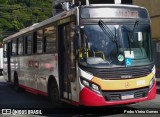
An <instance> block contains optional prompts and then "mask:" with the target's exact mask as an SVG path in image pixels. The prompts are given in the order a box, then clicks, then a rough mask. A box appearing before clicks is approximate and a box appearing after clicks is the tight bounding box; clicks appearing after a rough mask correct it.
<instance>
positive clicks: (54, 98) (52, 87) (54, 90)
mask: <svg viewBox="0 0 160 117" xmlns="http://www.w3.org/2000/svg"><path fill="white" fill-rule="evenodd" d="M48 94H49V99H50V101H51V103H52V104H53V106H56V107H57V106H60V102H59V91H58V86H57V84H56V82H54V81H51V82H50V83H49V87H48Z"/></svg>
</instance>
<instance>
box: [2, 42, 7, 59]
mask: <svg viewBox="0 0 160 117" xmlns="http://www.w3.org/2000/svg"><path fill="white" fill-rule="evenodd" d="M3 57H4V58H6V57H7V44H4V45H3Z"/></svg>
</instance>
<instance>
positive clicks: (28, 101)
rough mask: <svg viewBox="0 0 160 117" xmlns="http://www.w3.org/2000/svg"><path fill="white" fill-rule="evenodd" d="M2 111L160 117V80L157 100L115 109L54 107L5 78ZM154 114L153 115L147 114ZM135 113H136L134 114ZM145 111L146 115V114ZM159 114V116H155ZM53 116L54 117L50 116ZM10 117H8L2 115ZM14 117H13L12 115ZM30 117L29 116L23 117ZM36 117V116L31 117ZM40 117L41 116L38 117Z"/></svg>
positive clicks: (75, 116) (1, 86)
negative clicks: (20, 89) (19, 88)
mask: <svg viewBox="0 0 160 117" xmlns="http://www.w3.org/2000/svg"><path fill="white" fill-rule="evenodd" d="M1 109H15V110H16V109H17V110H28V109H37V110H41V111H42V113H43V114H44V113H46V115H43V116H53V115H54V116H56V117H57V116H64V117H66V116H72V117H79V116H82V117H84V116H85V117H86V116H99V117H105V116H107V117H108V116H109V117H125V116H127V117H128V116H130V117H136V116H139V115H140V116H142V115H143V117H145V116H147V117H150V116H152V117H154V116H155V117H157V116H160V80H159V79H158V80H157V98H156V99H154V100H151V101H147V102H141V103H137V104H135V105H127V106H114V107H94V108H91V107H75V106H71V105H68V104H66V103H62V105H61V107H57V108H55V107H53V106H52V105H51V104H50V102H49V101H48V98H47V97H44V96H40V95H34V94H31V93H28V92H26V91H22V92H15V91H14V89H13V86H12V85H11V84H9V83H8V82H6V81H5V80H4V79H3V77H2V76H1V77H0V111H1ZM146 110H147V112H152V114H147V113H146ZM133 111H134V112H133ZM144 111H145V113H144ZM136 112H137V113H138V114H137V113H136ZM153 112H158V114H153ZM142 113H143V114H142ZM50 114H52V115H50ZM0 116H3V117H8V115H0ZM10 116H13V115H10ZM21 116H28V115H21ZM29 116H36V115H29ZM38 116H40V115H38Z"/></svg>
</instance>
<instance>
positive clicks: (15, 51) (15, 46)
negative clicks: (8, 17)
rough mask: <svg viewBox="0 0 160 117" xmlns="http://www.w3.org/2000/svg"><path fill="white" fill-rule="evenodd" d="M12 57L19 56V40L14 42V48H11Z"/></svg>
mask: <svg viewBox="0 0 160 117" xmlns="http://www.w3.org/2000/svg"><path fill="white" fill-rule="evenodd" d="M11 49H12V50H11V52H12V53H11V55H12V56H16V55H17V39H14V40H12V48H11Z"/></svg>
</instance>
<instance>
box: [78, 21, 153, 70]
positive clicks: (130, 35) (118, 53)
mask: <svg viewBox="0 0 160 117" xmlns="http://www.w3.org/2000/svg"><path fill="white" fill-rule="evenodd" d="M134 28H135V29H134ZM133 29H134V30H133ZM81 30H82V31H81V49H80V54H79V60H80V64H82V65H84V66H91V67H94V66H95V67H111V66H112V67H113V66H115V67H116V66H117V67H118V66H136V65H140V64H141V65H147V64H150V62H152V60H153V59H152V56H151V34H150V27H149V25H137V26H136V27H135V26H134V24H133V25H106V26H103V25H84V26H83V28H82V29H81Z"/></svg>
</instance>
